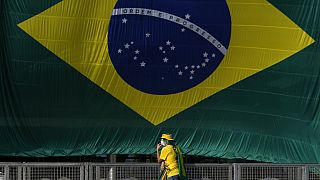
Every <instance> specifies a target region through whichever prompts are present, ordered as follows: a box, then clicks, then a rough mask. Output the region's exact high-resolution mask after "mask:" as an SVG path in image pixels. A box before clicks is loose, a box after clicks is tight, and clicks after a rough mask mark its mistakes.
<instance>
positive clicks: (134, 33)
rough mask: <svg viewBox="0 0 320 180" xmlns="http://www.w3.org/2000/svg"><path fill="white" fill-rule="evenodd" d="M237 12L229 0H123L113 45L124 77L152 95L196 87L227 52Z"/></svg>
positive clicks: (114, 23) (114, 25) (111, 39)
mask: <svg viewBox="0 0 320 180" xmlns="http://www.w3.org/2000/svg"><path fill="white" fill-rule="evenodd" d="M230 36H231V17H230V12H229V8H228V5H227V3H226V1H225V0H197V1H184V0H119V1H118V2H117V4H116V6H115V8H114V10H113V13H112V16H111V20H110V24H109V31H108V47H109V54H110V57H111V61H112V63H113V65H114V67H115V69H116V71H117V73H118V74H119V75H120V76H121V78H122V79H123V80H124V81H125V82H126V83H128V84H129V85H130V86H132V87H134V88H135V89H138V90H140V91H142V92H145V93H148V94H158V95H167V94H174V93H179V92H183V91H185V90H188V89H190V88H193V87H195V86H196V85H198V84H199V83H201V82H202V81H204V80H205V79H206V78H207V77H209V76H210V75H211V74H212V73H213V72H214V70H215V69H216V68H217V67H218V66H219V64H220V63H221V61H222V60H223V58H224V56H225V55H226V53H227V48H228V46H229V42H230Z"/></svg>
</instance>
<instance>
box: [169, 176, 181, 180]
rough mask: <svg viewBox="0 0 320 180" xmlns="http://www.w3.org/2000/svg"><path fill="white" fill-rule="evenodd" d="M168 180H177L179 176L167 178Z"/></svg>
mask: <svg viewBox="0 0 320 180" xmlns="http://www.w3.org/2000/svg"><path fill="white" fill-rule="evenodd" d="M168 180H179V176H171V177H168Z"/></svg>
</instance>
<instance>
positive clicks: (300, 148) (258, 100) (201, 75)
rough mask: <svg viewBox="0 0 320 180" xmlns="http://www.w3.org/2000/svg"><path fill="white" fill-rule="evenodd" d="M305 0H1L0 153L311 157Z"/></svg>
mask: <svg viewBox="0 0 320 180" xmlns="http://www.w3.org/2000/svg"><path fill="white" fill-rule="evenodd" d="M319 8H320V2H318V1H317V0H291V1H276V0H269V1H267V0H201V1H199V0H197V1H196V0H194V1H193V0H192V1H190V0H189V1H180V0H161V1H160V0H139V1H138V0H80V1H78V0H63V1H58V0H45V1H41V2H40V1H35V0H15V1H12V0H4V1H2V2H1V16H0V18H1V19H0V20H1V21H0V22H1V26H0V32H1V33H0V35H1V38H0V43H1V47H2V48H1V50H0V52H1V53H0V57H1V59H0V60H1V61H0V70H1V71H0V102H1V103H0V155H3V156H71V155H93V154H95V155H104V154H131V153H132V154H135V153H136V154H151V153H154V152H155V146H156V144H157V141H158V139H159V137H160V135H161V134H162V133H172V134H173V135H174V136H175V141H176V142H177V144H178V145H179V146H180V147H181V149H182V151H183V152H185V153H187V154H190V155H202V156H210V157H223V158H243V159H250V160H258V161H266V162H282V163H286V162H296V163H297V162H306V163H315V162H320V156H319V154H320V147H319V144H320V141H319V139H320V125H319V121H320V100H319V98H320V76H319V74H320V60H319V58H320V51H319V43H318V40H319V37H320V34H319V32H320V31H319V30H320V11H319Z"/></svg>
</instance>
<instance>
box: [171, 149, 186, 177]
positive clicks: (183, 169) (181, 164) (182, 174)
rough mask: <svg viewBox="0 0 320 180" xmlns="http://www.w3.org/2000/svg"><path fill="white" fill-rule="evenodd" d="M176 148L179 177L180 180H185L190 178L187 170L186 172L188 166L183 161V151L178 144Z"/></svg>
mask: <svg viewBox="0 0 320 180" xmlns="http://www.w3.org/2000/svg"><path fill="white" fill-rule="evenodd" d="M174 150H175V152H176V154H177V159H178V167H179V178H180V180H185V179H188V177H187V172H186V167H185V165H184V162H183V156H182V151H181V148H180V147H179V146H178V145H175V146H174Z"/></svg>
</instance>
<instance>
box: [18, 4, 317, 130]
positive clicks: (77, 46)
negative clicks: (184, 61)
mask: <svg viewBox="0 0 320 180" xmlns="http://www.w3.org/2000/svg"><path fill="white" fill-rule="evenodd" d="M116 2H117V1H116V0H107V1H106V0H81V1H77V0H64V1H62V2H60V3H58V4H56V5H54V6H53V7H51V8H49V9H47V10H45V11H43V12H42V13H40V14H38V15H36V16H34V17H32V18H30V19H28V20H26V21H24V22H22V23H20V24H19V25H18V26H19V27H20V28H21V29H23V30H24V31H25V32H26V33H28V34H29V35H30V36H31V37H33V38H34V39H35V40H37V41H38V42H39V43H41V44H42V45H43V46H44V47H46V48H47V49H48V50H50V51H51V52H52V53H54V54H56V55H57V56H58V57H59V58H60V59H61V60H63V61H64V62H66V63H67V64H69V65H70V66H72V67H73V68H75V69H76V70H77V71H79V72H80V73H81V74H83V75H84V76H86V77H87V78H88V79H90V80H91V81H92V82H94V83H95V84H97V85H98V86H99V87H101V88H102V89H104V90H105V91H107V92H108V93H110V94H111V95H112V96H114V97H115V98H117V99H118V100H120V101H121V102H122V103H124V104H125V105H126V106H128V107H130V108H131V109H133V110H134V111H135V112H137V113H138V114H140V115H141V116H142V117H144V118H145V119H146V120H148V121H149V122H151V123H152V124H154V125H158V124H160V123H162V122H163V121H165V120H167V119H169V118H170V117H172V116H174V115H176V114H178V113H180V112H181V111H184V110H186V109H187V108H189V107H191V106H193V105H195V104H197V103H199V102H200V101H202V100H204V99H206V98H208V97H210V96H212V95H214V94H215V93H217V92H219V91H221V90H223V89H225V88H227V87H229V86H231V85H233V84H235V83H237V82H239V81H241V80H243V79H245V78H248V77H250V76H252V75H254V74H256V73H258V72H260V71H262V70H264V69H266V68H268V67H270V66H272V65H275V64H277V63H279V62H281V61H283V60H285V59H286V58H288V57H289V56H292V55H293V54H295V53H297V52H299V51H301V50H302V49H304V48H305V47H307V46H308V45H310V44H312V43H313V42H314V40H313V39H312V38H311V37H310V36H309V35H308V34H307V33H305V32H304V31H303V30H302V29H301V28H300V27H299V26H297V25H296V24H295V23H294V22H292V21H291V20H290V19H289V18H288V17H287V16H285V15H284V14H283V13H282V12H280V11H279V10H278V9H276V8H275V7H274V6H273V5H272V4H270V3H269V2H267V1H266V0H227V4H228V7H229V11H230V14H231V21H232V26H231V27H232V28H231V40H230V44H229V48H228V51H227V54H226V56H225V57H224V59H223V61H222V63H221V64H220V65H219V66H218V68H217V69H216V70H215V71H214V72H213V73H212V74H211V75H210V76H209V77H208V78H207V79H205V80H204V81H202V82H201V83H199V84H198V85H196V86H195V87H194V88H191V89H188V90H185V91H183V92H179V93H175V94H169V95H155V94H148V93H145V92H142V91H140V90H138V89H135V88H134V87H132V86H130V85H128V84H127V83H126V82H125V81H124V80H123V79H122V78H121V77H120V75H119V74H118V73H117V71H116V70H115V67H114V65H113V64H112V62H111V59H110V55H109V52H108V25H109V22H110V19H111V15H112V11H113V8H114V6H115V4H116ZM188 18H189V17H188ZM301 60H302V59H301Z"/></svg>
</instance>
